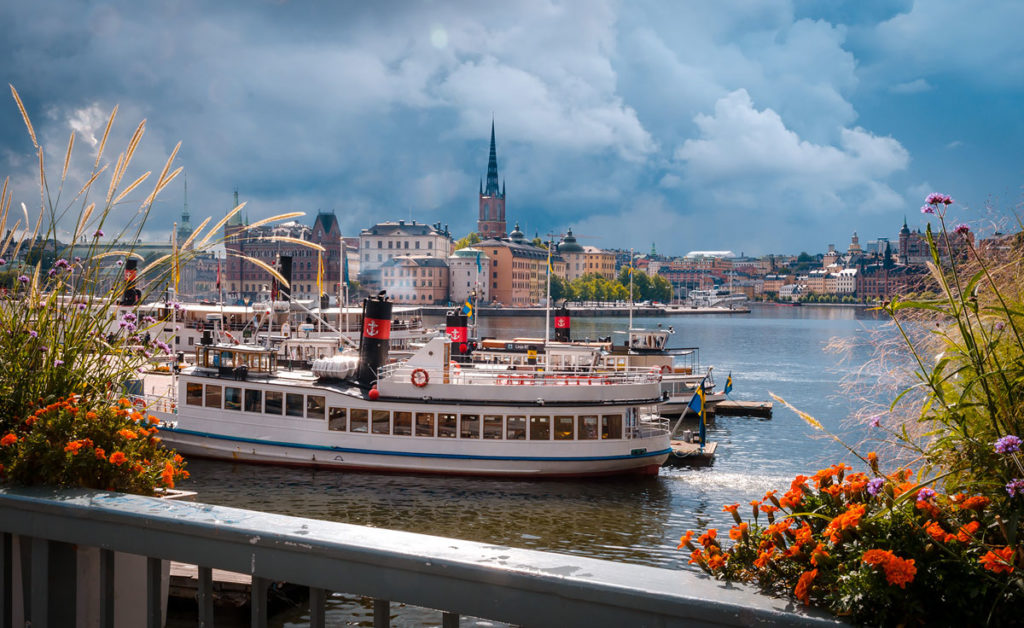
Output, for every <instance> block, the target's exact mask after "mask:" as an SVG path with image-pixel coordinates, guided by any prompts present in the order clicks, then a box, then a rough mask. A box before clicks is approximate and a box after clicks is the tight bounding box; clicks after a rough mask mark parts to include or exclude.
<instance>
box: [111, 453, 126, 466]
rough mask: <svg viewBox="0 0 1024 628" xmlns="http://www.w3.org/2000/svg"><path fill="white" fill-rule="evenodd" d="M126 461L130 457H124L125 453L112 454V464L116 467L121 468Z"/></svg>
mask: <svg viewBox="0 0 1024 628" xmlns="http://www.w3.org/2000/svg"><path fill="white" fill-rule="evenodd" d="M126 460H128V456H126V455H124V453H122V452H120V451H115V452H114V453H112V454H110V464H112V465H114V466H115V467H119V466H121V465H122V464H124V462H125V461H126Z"/></svg>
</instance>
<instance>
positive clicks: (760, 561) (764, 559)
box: [754, 545, 775, 569]
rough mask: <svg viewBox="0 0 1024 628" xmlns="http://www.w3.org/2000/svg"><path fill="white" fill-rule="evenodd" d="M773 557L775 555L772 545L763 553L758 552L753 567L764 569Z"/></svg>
mask: <svg viewBox="0 0 1024 628" xmlns="http://www.w3.org/2000/svg"><path fill="white" fill-rule="evenodd" d="M774 555H775V546H774V545H772V546H771V547H769V548H768V549H767V550H765V551H763V552H760V553H759V554H758V555H757V560H755V561H754V566H755V567H757V568H758V569H764V568H765V567H767V566H768V561H770V560H771V559H772V556H774Z"/></svg>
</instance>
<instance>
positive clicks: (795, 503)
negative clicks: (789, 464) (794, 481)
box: [779, 487, 804, 510]
mask: <svg viewBox="0 0 1024 628" xmlns="http://www.w3.org/2000/svg"><path fill="white" fill-rule="evenodd" d="M803 501H804V492H803V491H802V490H801V489H800V487H797V488H795V489H790V490H788V491H786V494H785V495H783V496H782V499H780V500H779V505H780V506H782V507H783V508H789V509H790V510H795V509H796V508H799V507H800V504H801V503H803Z"/></svg>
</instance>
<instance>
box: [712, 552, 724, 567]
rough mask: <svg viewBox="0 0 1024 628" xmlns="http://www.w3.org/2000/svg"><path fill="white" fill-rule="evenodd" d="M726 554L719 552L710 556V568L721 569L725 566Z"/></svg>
mask: <svg viewBox="0 0 1024 628" xmlns="http://www.w3.org/2000/svg"><path fill="white" fill-rule="evenodd" d="M725 560H726V557H725V555H723V554H721V553H719V554H715V555H713V556H709V557H708V568H710V569H721V568H722V567H725Z"/></svg>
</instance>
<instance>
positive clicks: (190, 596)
mask: <svg viewBox="0 0 1024 628" xmlns="http://www.w3.org/2000/svg"><path fill="white" fill-rule="evenodd" d="M212 572H213V573H212V577H213V583H212V594H213V605H214V607H215V608H218V609H222V610H237V609H243V608H244V607H246V606H247V605H248V604H249V602H250V599H251V597H252V576H251V575H249V574H244V573H235V572H233V571H225V570H223V569H213V570H212ZM198 593H199V568H198V567H197V566H195V565H188V564H186V563H178V562H171V581H170V587H169V590H168V596H169V597H170V598H171V599H172V600H173V599H178V600H182V601H187V602H194V601H195V600H196V599H197V595H198ZM308 594H309V590H308V589H307V588H306V587H299V586H295V585H291V584H288V583H284V582H272V583H270V585H269V586H268V587H267V598H268V604H269V606H270V607H271V608H272V609H274V610H275V611H276V610H280V609H281V608H287V607H290V606H295V605H296V604H298V603H300V602H302V600H303V599H304V597H306V596H308Z"/></svg>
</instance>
